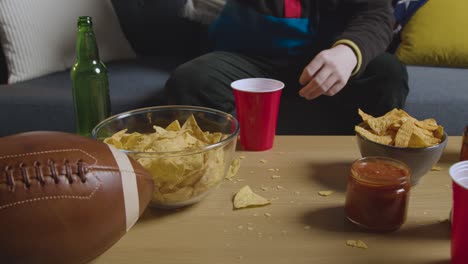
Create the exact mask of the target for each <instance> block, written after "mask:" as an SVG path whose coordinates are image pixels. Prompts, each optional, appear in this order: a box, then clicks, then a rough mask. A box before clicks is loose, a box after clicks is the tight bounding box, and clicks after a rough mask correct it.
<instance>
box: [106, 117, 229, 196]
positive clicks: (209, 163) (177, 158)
mask: <svg viewBox="0 0 468 264" xmlns="http://www.w3.org/2000/svg"><path fill="white" fill-rule="evenodd" d="M154 130H155V132H154V133H151V134H141V133H138V132H133V133H130V134H129V133H127V129H125V130H122V131H119V132H117V133H115V134H114V135H112V136H111V137H109V138H106V139H105V140H104V142H105V143H107V144H110V145H113V146H115V147H117V148H119V149H124V150H131V151H137V152H142V153H138V154H133V155H132V154H130V155H131V156H132V157H133V158H134V159H136V160H137V161H138V162H139V163H140V164H141V165H143V167H144V168H145V169H146V170H148V171H149V172H150V174H151V175H152V176H153V180H154V185H155V191H154V194H153V199H152V202H153V204H154V205H184V204H189V203H191V202H192V201H193V199H197V198H198V197H200V195H202V194H204V193H205V192H206V191H207V190H209V189H210V188H211V187H214V186H216V185H218V184H219V183H220V182H221V181H222V180H223V178H224V172H225V171H226V164H225V160H226V159H227V158H229V157H225V151H224V148H223V147H218V148H214V149H210V150H204V151H196V150H197V149H199V148H200V147H203V146H207V145H210V144H213V143H216V142H219V141H221V140H223V139H224V138H226V135H223V134H222V133H209V132H203V131H202V130H201V129H200V127H199V126H198V124H197V122H196V120H195V117H194V116H193V115H192V116H190V117H189V118H188V119H187V120H186V121H185V122H184V124H183V125H182V126H180V123H179V121H177V120H175V121H174V122H172V123H171V124H169V125H168V126H167V127H166V128H162V127H159V126H154ZM226 147H233V146H226ZM171 152H172V153H171ZM174 152H177V153H174ZM228 153H229V152H228Z"/></svg>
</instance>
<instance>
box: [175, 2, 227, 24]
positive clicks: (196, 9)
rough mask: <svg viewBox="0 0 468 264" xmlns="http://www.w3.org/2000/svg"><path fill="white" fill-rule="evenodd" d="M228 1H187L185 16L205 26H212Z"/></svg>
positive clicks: (184, 10)
mask: <svg viewBox="0 0 468 264" xmlns="http://www.w3.org/2000/svg"><path fill="white" fill-rule="evenodd" d="M226 1H227V0H187V3H186V4H185V7H184V9H183V14H182V15H183V16H184V17H186V18H188V19H190V20H195V21H199V22H201V23H203V24H210V23H211V22H213V20H214V19H216V17H217V16H218V14H219V12H220V11H221V9H223V7H224V5H225V4H226Z"/></svg>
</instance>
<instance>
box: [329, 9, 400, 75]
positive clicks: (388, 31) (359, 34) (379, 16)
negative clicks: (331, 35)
mask: <svg viewBox="0 0 468 264" xmlns="http://www.w3.org/2000/svg"><path fill="white" fill-rule="evenodd" d="M391 2H392V1H391V0H342V2H341V7H340V10H341V11H342V13H343V14H346V20H345V26H344V30H343V32H341V33H340V34H338V36H336V39H335V41H339V40H342V39H347V40H350V41H352V42H354V43H355V44H356V45H357V47H358V48H359V50H360V53H361V56H362V61H361V67H360V68H359V71H358V72H357V74H356V75H359V74H360V73H362V72H363V70H364V69H365V68H366V66H367V64H368V63H369V62H370V61H371V60H372V59H374V58H375V57H376V56H377V55H379V54H380V53H382V52H384V51H385V50H386V48H387V47H388V45H389V44H390V42H391V40H392V36H393V24H394V15H393V7H392V4H391Z"/></svg>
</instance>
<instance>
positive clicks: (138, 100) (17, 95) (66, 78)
mask: <svg viewBox="0 0 468 264" xmlns="http://www.w3.org/2000/svg"><path fill="white" fill-rule="evenodd" d="M181 62H182V61H177V60H174V58H171V59H165V58H151V59H137V60H131V61H123V62H115V63H110V64H109V65H108V70H109V83H110V95H111V104H112V112H113V113H120V112H123V111H128V110H132V109H135V108H140V107H146V106H152V105H160V104H165V101H164V99H163V96H162V92H163V87H164V83H165V81H166V80H167V78H168V77H169V73H170V71H171V70H172V69H173V68H174V67H176V65H178V64H180V63H181ZM0 94H1V95H2V96H0V105H1V110H2V111H1V113H0V124H2V129H0V136H4V135H8V134H13V133H18V132H23V131H30V130H57V131H68V132H73V131H74V130H75V124H74V112H73V100H72V88H71V81H70V73H69V71H64V72H58V73H54V74H51V75H47V76H45V77H41V78H37V79H33V80H30V81H26V82H20V83H16V84H14V85H0Z"/></svg>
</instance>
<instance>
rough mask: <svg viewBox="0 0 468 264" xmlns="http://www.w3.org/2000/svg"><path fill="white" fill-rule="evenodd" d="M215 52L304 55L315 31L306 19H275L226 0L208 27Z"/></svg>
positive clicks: (233, 0)
mask: <svg viewBox="0 0 468 264" xmlns="http://www.w3.org/2000/svg"><path fill="white" fill-rule="evenodd" d="M210 34H211V37H212V38H213V40H214V43H215V49H216V50H224V51H237V52H243V53H247V54H257V55H272V56H288V55H300V54H303V53H307V51H308V50H309V49H311V47H312V45H313V44H314V38H315V37H316V35H317V34H316V31H315V30H314V29H312V28H311V27H310V25H309V19H308V18H279V17H273V16H270V15H263V14H260V13H258V12H257V11H256V10H254V9H253V8H249V7H247V6H246V5H244V4H239V3H237V1H235V0H229V1H228V2H227V3H226V5H225V7H224V9H223V11H222V12H221V13H220V15H219V16H218V18H217V19H216V20H215V21H214V22H213V24H212V25H211V28H210Z"/></svg>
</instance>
